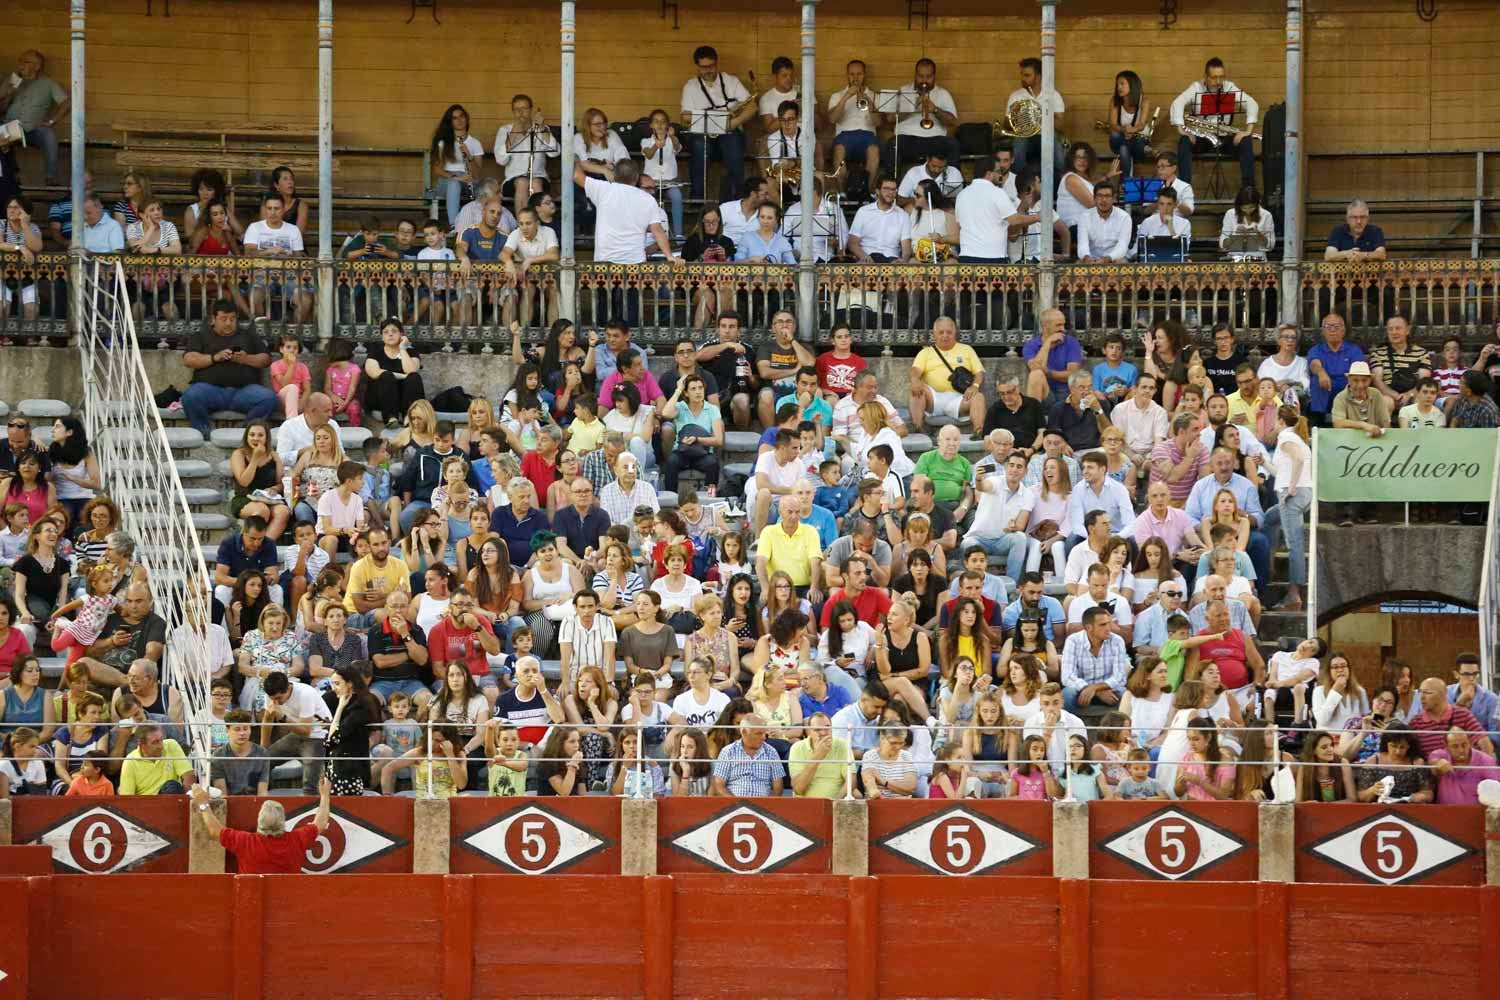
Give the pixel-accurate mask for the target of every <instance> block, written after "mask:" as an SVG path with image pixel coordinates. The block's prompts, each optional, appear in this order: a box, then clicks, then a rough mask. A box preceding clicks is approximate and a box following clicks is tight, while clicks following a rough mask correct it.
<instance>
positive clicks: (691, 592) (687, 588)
mask: <svg viewBox="0 0 1500 1000" xmlns="http://www.w3.org/2000/svg"><path fill="white" fill-rule="evenodd" d="M670 587H671V580H670V579H669V578H668V577H665V576H662V577H657V578H656V579H655V580H653V581H651V589H652V590H654V591H656V592H657V593H658V594H660V595H661V610H662V614H664V615H670V614H672V613H673V612H675V611H691V610H693V602H694V601H696V600H697V599H698V598H699V597H701V596H702V594H703V584H701V583H699V582H698V581H697V580H696V579H694V578H693V577H691V576H684V577H683V578H682V589H681V590H671V589H670Z"/></svg>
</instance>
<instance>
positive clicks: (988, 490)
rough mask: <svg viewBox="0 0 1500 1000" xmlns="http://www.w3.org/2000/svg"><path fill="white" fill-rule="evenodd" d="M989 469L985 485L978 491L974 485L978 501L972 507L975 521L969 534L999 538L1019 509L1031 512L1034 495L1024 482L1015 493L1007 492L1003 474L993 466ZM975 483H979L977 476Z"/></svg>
mask: <svg viewBox="0 0 1500 1000" xmlns="http://www.w3.org/2000/svg"><path fill="white" fill-rule="evenodd" d="M988 468H989V475H987V476H985V477H984V486H985V488H984V489H982V490H981V489H978V487H977V486H976V491H977V492H978V495H979V503H978V506H976V507H975V508H974V522H973V523H972V524H971V525H970V526H969V534H971V535H976V536H978V537H980V538H999V537H1000V536H1002V535H1004V534H1005V533H1006V532H1008V531H1009V530H1010V526H1011V525H1012V524H1014V523H1015V520H1016V518H1018V517H1020V516H1021V512H1022V511H1026V512H1030V511H1031V509H1032V508H1033V507H1035V506H1036V494H1035V493H1033V492H1031V490H1029V489H1027V488H1026V487H1025V486H1024V485H1022V486H1019V487H1017V489H1016V491H1015V492H1014V493H1012V492H1010V490H1008V489H1007V488H1006V482H1005V473H1004V472H1003V471H1002V470H1000V469H997V468H995V467H994V466H993V465H990V466H988ZM976 471H977V470H976ZM975 482H976V483H978V477H977V476H976V477H975Z"/></svg>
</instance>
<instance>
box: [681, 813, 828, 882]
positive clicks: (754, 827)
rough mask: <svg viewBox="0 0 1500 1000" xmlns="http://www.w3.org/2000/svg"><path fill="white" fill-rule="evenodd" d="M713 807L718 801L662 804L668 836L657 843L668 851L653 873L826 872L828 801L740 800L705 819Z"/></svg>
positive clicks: (751, 873)
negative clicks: (804, 819) (738, 802)
mask: <svg viewBox="0 0 1500 1000" xmlns="http://www.w3.org/2000/svg"><path fill="white" fill-rule="evenodd" d="M668 803H671V804H670V805H668ZM718 806H722V800H721V801H718V802H716V801H714V800H712V799H697V800H694V799H681V800H676V801H673V800H671V799H664V800H662V802H661V803H660V812H659V814H658V815H659V816H660V817H661V819H659V820H658V822H659V824H660V826H661V829H663V830H666V831H668V832H667V833H666V835H665V836H663V837H661V840H660V842H661V845H662V846H663V847H665V848H668V850H664V851H660V852H658V855H657V870H658V871H660V872H662V873H663V874H666V873H669V872H691V871H698V872H701V871H704V870H705V869H707V870H710V871H720V872H728V873H730V874H732V875H758V874H762V873H765V872H775V871H790V872H826V871H827V870H828V860H827V858H828V850H827V847H828V841H829V838H830V835H831V832H832V831H831V819H830V816H831V813H830V812H829V805H828V803H827V802H820V801H814V800H806V799H804V800H797V799H789V800H786V802H782V801H781V800H776V801H775V802H774V804H765V803H762V802H759V801H745V802H742V803H740V804H738V805H732V806H730V807H729V808H727V809H721V810H720V811H719V812H716V813H711V814H708V815H704V813H705V811H706V809H707V810H711V809H713V808H715V807H718ZM794 813H796V814H802V813H805V814H808V815H807V819H808V821H809V823H808V824H807V825H804V824H803V823H802V822H799V820H801V819H802V817H801V816H800V815H799V816H796V817H795V818H794V817H793V816H792V814H794ZM825 824H826V825H825ZM809 826H811V827H813V828H812V829H809ZM820 827H821V828H822V829H818V828H820ZM824 830H827V831H828V832H827V833H824V832H823V831H824Z"/></svg>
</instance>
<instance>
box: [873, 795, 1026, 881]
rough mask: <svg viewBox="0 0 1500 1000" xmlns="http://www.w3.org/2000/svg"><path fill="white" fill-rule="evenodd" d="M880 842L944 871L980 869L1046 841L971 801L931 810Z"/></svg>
mask: <svg viewBox="0 0 1500 1000" xmlns="http://www.w3.org/2000/svg"><path fill="white" fill-rule="evenodd" d="M876 843H877V845H878V846H880V847H883V848H884V849H886V850H887V851H890V852H892V853H893V854H899V855H901V856H902V857H903V858H906V859H907V860H910V861H913V862H915V863H916V864H918V865H921V866H922V867H923V868H925V869H927V870H928V871H931V872H934V873H936V874H938V875H979V874H982V873H984V872H987V871H989V870H990V869H992V868H996V867H999V866H1000V865H1006V864H1010V863H1011V862H1014V861H1017V860H1019V859H1021V858H1024V857H1026V856H1027V855H1029V854H1031V853H1033V852H1035V851H1037V850H1040V849H1041V846H1042V845H1041V844H1040V843H1038V842H1037V841H1035V840H1033V839H1032V838H1030V837H1027V836H1025V835H1023V834H1019V833H1017V832H1016V831H1014V830H1012V829H1010V828H1009V827H1007V826H1003V825H1001V824H1000V823H997V822H995V821H994V820H993V819H991V818H990V817H988V816H985V815H983V814H981V813H979V812H977V811H976V810H974V809H971V808H969V807H967V806H952V807H950V808H948V809H943V810H940V811H938V812H935V813H930V814H928V815H926V816H923V817H922V818H921V819H919V820H917V821H916V822H914V823H910V824H908V825H907V826H904V827H902V828H901V829H899V830H897V831H895V832H894V833H889V834H887V835H886V836H884V837H882V838H880V840H878V841H876Z"/></svg>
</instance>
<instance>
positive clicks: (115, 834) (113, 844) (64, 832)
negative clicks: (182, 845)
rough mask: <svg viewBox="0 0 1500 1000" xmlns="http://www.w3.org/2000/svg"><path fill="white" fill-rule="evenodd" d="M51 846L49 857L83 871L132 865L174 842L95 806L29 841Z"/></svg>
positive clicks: (106, 871)
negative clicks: (50, 855)
mask: <svg viewBox="0 0 1500 1000" xmlns="http://www.w3.org/2000/svg"><path fill="white" fill-rule="evenodd" d="M32 843H34V844H45V845H47V846H48V847H50V848H52V860H53V861H54V862H56V863H57V864H59V865H61V866H62V867H63V868H67V869H71V870H72V871H75V872H80V873H82V874H84V875H110V874H112V873H114V872H118V871H124V870H125V869H127V868H135V867H137V866H139V865H141V864H144V863H145V862H147V861H150V860H151V859H152V858H154V857H157V856H158V855H160V854H165V853H166V852H167V851H170V850H172V849H173V848H174V847H176V846H177V845H176V844H175V843H174V842H173V841H171V840H169V839H168V838H166V837H164V836H162V835H161V834H159V833H157V832H156V831H155V830H153V829H151V828H150V827H146V826H142V825H140V824H139V823H137V822H136V821H135V820H133V819H131V818H130V817H128V816H125V815H124V814H122V813H118V812H115V811H114V810H113V809H110V808H107V807H105V806H95V807H94V808H92V809H86V810H84V811H83V812H81V813H77V814H75V815H73V816H69V817H68V818H67V819H66V820H64V821H63V822H61V823H59V824H58V825H57V826H54V827H52V828H51V829H48V830H45V831H43V832H42V833H41V834H39V835H38V836H37V838H36V839H35V840H33V841H32Z"/></svg>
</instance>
